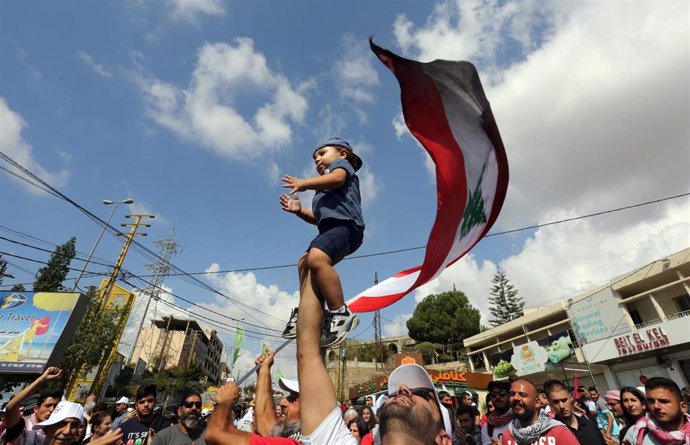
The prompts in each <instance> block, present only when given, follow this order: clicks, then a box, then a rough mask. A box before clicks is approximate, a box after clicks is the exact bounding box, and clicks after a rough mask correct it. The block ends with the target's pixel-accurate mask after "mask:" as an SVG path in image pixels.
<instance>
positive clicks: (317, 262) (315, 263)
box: [307, 249, 330, 272]
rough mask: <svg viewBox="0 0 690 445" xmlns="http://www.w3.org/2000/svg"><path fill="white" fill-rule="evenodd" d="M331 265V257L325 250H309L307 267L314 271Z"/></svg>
mask: <svg viewBox="0 0 690 445" xmlns="http://www.w3.org/2000/svg"><path fill="white" fill-rule="evenodd" d="M325 266H330V258H328V255H326V254H325V253H324V252H322V251H321V250H318V249H311V250H309V254H308V255H307V267H308V268H309V270H310V271H312V272H314V271H316V270H318V269H321V268H322V267H325Z"/></svg>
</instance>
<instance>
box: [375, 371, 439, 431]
mask: <svg viewBox="0 0 690 445" xmlns="http://www.w3.org/2000/svg"><path fill="white" fill-rule="evenodd" d="M377 415H378V418H379V434H380V436H381V443H382V444H393V443H405V444H425V445H426V444H431V443H433V444H442V445H450V444H451V443H452V439H451V436H450V434H449V431H451V425H450V417H449V415H448V412H447V410H446V408H444V407H443V406H442V405H441V400H440V399H439V398H438V394H437V393H436V390H435V388H434V384H433V382H432V380H431V377H429V374H428V373H427V372H426V370H425V369H424V368H422V367H421V366H419V365H417V364H408V365H401V366H398V367H397V368H395V369H394V370H393V372H392V373H391V375H390V377H388V400H387V401H386V403H385V404H384V405H383V406H382V407H381V408H380V409H379V410H378V413H377Z"/></svg>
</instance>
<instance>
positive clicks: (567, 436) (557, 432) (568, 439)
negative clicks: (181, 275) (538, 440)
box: [544, 425, 580, 445]
mask: <svg viewBox="0 0 690 445" xmlns="http://www.w3.org/2000/svg"><path fill="white" fill-rule="evenodd" d="M544 436H545V437H553V438H555V439H556V441H557V442H556V444H557V445H560V444H570V443H572V444H579V443H580V441H578V440H577V437H575V434H573V432H572V431H570V430H569V429H568V427H567V426H565V425H557V426H555V427H553V428H551V429H550V430H548V431H547V432H546V433H544Z"/></svg>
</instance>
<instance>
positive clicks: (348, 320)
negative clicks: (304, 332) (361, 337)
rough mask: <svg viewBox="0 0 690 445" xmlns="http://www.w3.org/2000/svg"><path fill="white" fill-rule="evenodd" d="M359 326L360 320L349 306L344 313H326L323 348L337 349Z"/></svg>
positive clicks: (322, 340)
mask: <svg viewBox="0 0 690 445" xmlns="http://www.w3.org/2000/svg"><path fill="white" fill-rule="evenodd" d="M357 326H359V318H357V316H356V315H355V314H354V313H353V312H351V311H350V310H349V309H348V308H347V306H345V310H344V311H335V312H331V311H326V314H325V315H324V319H323V330H322V331H321V347H322V348H335V347H337V346H340V344H341V343H342V342H344V341H345V339H346V338H347V335H348V334H349V333H350V332H352V331H354V330H355V329H356V328H357Z"/></svg>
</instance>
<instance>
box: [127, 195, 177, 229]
mask: <svg viewBox="0 0 690 445" xmlns="http://www.w3.org/2000/svg"><path fill="white" fill-rule="evenodd" d="M127 212H128V214H130V215H153V216H154V218H155V219H154V223H155V224H156V225H157V226H161V225H168V224H170V220H168V219H167V218H166V217H165V216H163V215H162V214H160V213H158V212H156V211H154V210H152V208H151V206H150V205H149V204H148V203H147V202H145V201H143V200H142V199H139V198H137V199H135V200H134V204H132V205H130V206H129V210H128V211H127ZM142 222H146V221H144V220H142ZM150 223H151V222H150V221H149V222H148V223H147V224H150Z"/></svg>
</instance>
